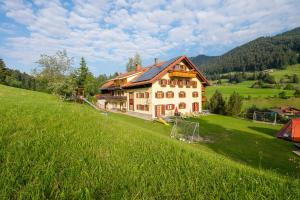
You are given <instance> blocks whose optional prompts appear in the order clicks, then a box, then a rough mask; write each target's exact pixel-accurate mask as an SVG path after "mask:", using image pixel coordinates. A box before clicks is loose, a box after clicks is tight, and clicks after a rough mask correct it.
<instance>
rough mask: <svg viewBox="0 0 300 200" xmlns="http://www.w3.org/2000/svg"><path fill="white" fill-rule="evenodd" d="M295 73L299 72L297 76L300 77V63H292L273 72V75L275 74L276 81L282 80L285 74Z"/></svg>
mask: <svg viewBox="0 0 300 200" xmlns="http://www.w3.org/2000/svg"><path fill="white" fill-rule="evenodd" d="M293 74H297V76H298V77H299V78H300V64H296V65H290V66H288V67H287V68H286V69H284V70H275V71H274V72H272V73H271V75H272V76H274V77H275V79H276V81H278V82H279V81H280V79H281V78H283V77H284V75H293ZM298 85H299V84H298Z"/></svg>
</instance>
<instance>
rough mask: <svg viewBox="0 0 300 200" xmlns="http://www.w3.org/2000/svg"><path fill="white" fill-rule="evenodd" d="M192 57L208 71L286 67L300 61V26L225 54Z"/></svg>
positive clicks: (221, 71)
mask: <svg viewBox="0 0 300 200" xmlns="http://www.w3.org/2000/svg"><path fill="white" fill-rule="evenodd" d="M191 60H192V61H193V62H194V63H195V64H196V65H197V66H198V67H199V68H200V69H201V70H203V71H204V72H205V73H206V74H207V75H211V74H220V73H227V72H231V71H261V70H265V69H270V68H277V69H279V68H284V67H285V66H286V65H289V64H296V63H299V62H300V27H299V28H295V29H293V30H290V31H287V32H285V33H282V34H278V35H276V36H273V37H259V38H257V39H255V40H253V41H250V42H248V43H246V44H244V45H241V46H239V47H236V48H234V49H232V50H230V51H228V52H227V53H225V54H223V55H221V56H204V55H199V56H196V57H192V58H191Z"/></svg>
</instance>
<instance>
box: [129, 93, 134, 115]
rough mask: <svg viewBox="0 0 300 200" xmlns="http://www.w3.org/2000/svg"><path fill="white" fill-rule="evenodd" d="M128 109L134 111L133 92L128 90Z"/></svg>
mask: <svg viewBox="0 0 300 200" xmlns="http://www.w3.org/2000/svg"><path fill="white" fill-rule="evenodd" d="M129 110H132V111H134V94H133V92H129Z"/></svg>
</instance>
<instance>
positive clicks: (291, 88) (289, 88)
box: [284, 84, 295, 90]
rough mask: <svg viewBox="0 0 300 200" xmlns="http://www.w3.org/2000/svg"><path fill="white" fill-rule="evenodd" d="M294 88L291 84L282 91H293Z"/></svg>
mask: <svg viewBox="0 0 300 200" xmlns="http://www.w3.org/2000/svg"><path fill="white" fill-rule="evenodd" d="M294 89H295V88H294V86H293V85H292V84H287V85H286V86H285V87H284V90H294Z"/></svg>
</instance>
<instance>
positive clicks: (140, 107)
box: [136, 104, 149, 111]
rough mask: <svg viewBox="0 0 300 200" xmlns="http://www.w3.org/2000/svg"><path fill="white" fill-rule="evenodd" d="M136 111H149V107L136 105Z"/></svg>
mask: <svg viewBox="0 0 300 200" xmlns="http://www.w3.org/2000/svg"><path fill="white" fill-rule="evenodd" d="M136 109H137V110H146V111H149V106H148V105H142V104H137V105H136Z"/></svg>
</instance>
